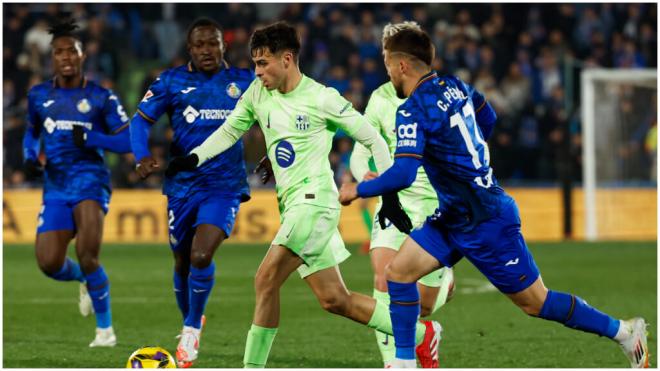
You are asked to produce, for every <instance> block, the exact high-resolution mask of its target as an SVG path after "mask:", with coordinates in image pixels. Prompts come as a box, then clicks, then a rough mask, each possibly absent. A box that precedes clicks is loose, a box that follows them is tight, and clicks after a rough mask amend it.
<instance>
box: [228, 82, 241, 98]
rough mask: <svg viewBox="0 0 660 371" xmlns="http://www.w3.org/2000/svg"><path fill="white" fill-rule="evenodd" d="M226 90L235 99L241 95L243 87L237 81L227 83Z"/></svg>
mask: <svg viewBox="0 0 660 371" xmlns="http://www.w3.org/2000/svg"><path fill="white" fill-rule="evenodd" d="M225 91H226V92H227V95H229V96H230V97H232V98H234V99H237V98H238V97H240V96H241V93H242V91H241V88H240V87H239V86H238V84H237V83H235V82H230V83H229V84H227V88H226V89H225Z"/></svg>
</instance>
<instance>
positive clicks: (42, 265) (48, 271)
mask: <svg viewBox="0 0 660 371" xmlns="http://www.w3.org/2000/svg"><path fill="white" fill-rule="evenodd" d="M37 265H38V266H39V269H40V270H41V271H42V272H43V273H44V274H45V275H47V276H52V275H54V274H55V273H57V272H59V271H60V269H62V262H60V261H56V259H43V258H42V259H37Z"/></svg>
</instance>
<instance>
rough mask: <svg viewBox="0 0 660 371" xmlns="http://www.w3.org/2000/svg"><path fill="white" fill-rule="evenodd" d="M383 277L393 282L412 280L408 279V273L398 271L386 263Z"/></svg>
mask: <svg viewBox="0 0 660 371" xmlns="http://www.w3.org/2000/svg"><path fill="white" fill-rule="evenodd" d="M385 279H386V280H387V281H393V282H414V281H415V280H414V279H412V280H411V279H410V277H409V275H408V274H406V273H405V272H400V271H399V270H398V269H396V267H394V266H392V264H391V263H390V264H388V265H387V266H386V267H385Z"/></svg>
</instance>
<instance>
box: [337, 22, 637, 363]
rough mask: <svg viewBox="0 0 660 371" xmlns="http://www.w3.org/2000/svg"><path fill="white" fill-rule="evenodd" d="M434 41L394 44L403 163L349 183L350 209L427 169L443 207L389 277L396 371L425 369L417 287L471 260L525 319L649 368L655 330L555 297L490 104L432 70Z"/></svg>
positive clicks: (392, 67) (390, 60)
mask: <svg viewBox="0 0 660 371" xmlns="http://www.w3.org/2000/svg"><path fill="white" fill-rule="evenodd" d="M433 54H434V50H433V46H432V43H431V40H430V38H429V37H428V35H427V34H426V33H424V32H422V31H418V30H403V31H401V32H399V33H397V34H396V35H394V36H392V37H391V38H389V39H388V40H387V42H386V44H385V45H384V58H385V65H386V68H387V72H388V75H389V76H390V78H391V81H392V83H393V84H394V87H395V89H396V91H397V95H398V96H399V97H400V98H405V97H407V98H408V100H407V101H406V102H405V103H404V104H402V105H401V106H399V109H398V112H397V117H396V128H397V129H396V130H397V150H396V154H395V162H394V165H393V166H392V167H391V168H390V169H388V170H387V171H386V172H385V173H383V174H381V176H380V177H378V178H376V179H373V180H371V181H366V182H363V183H361V184H359V185H356V184H354V183H353V184H345V185H344V186H343V187H342V189H341V193H340V201H342V203H344V204H348V203H350V202H351V201H352V200H354V199H356V198H357V197H373V196H377V195H381V194H384V193H388V192H392V191H398V190H401V189H404V188H407V187H408V186H410V184H412V182H413V181H414V180H415V176H416V174H417V169H418V168H419V167H420V166H424V170H425V171H426V173H427V174H428V177H429V179H430V181H431V184H432V185H433V188H434V189H435V190H436V192H437V194H438V198H439V208H438V209H437V210H436V212H435V213H434V215H432V216H430V217H429V218H428V219H427V221H426V222H425V223H424V224H423V225H422V227H420V228H419V229H416V230H414V231H413V232H412V233H411V234H410V236H409V237H408V238H407V239H406V240H405V242H404V243H403V245H402V246H401V249H400V250H399V252H398V254H397V255H396V256H395V258H394V259H393V261H392V262H391V263H390V264H389V266H388V267H387V269H386V276H387V280H388V282H387V283H388V290H389V293H390V298H391V304H390V314H391V317H392V326H393V330H394V339H395V345H396V361H395V362H396V363H395V364H393V365H394V366H395V367H415V353H414V348H415V347H414V345H415V323H416V322H417V317H418V316H419V312H420V307H419V293H418V291H417V285H416V282H417V280H418V279H419V278H421V277H422V276H424V275H426V274H428V273H429V272H431V271H433V270H436V269H438V268H439V267H442V266H447V267H451V266H453V265H454V264H456V263H457V262H458V261H459V260H460V259H461V258H462V257H463V256H465V257H466V258H467V259H468V260H470V262H471V263H472V264H473V265H474V266H475V267H477V269H479V270H480V271H481V273H482V274H483V275H484V276H486V278H488V279H489V280H490V282H491V283H492V284H493V285H495V286H496V287H497V288H498V289H499V290H500V291H501V292H502V293H504V294H505V295H507V296H508V297H509V298H510V299H511V300H512V301H513V302H514V303H515V304H516V305H517V306H518V307H520V308H521V309H522V310H523V311H524V312H525V313H527V314H529V315H531V316H535V317H539V318H543V319H546V320H552V321H556V322H559V323H562V324H564V325H565V326H567V327H570V328H574V329H578V330H581V331H585V332H591V333H594V334H598V335H600V336H607V337H608V338H611V339H613V340H615V341H616V342H617V343H619V344H620V345H621V347H622V349H623V351H624V353H625V354H626V356H627V357H628V359H629V361H630V364H631V366H632V367H648V366H649V362H648V359H649V353H648V348H647V341H646V323H645V321H644V320H643V319H642V318H633V319H631V320H618V319H615V318H612V317H610V316H609V315H607V314H605V313H602V312H600V311H598V310H597V309H595V308H593V307H591V306H589V305H588V304H587V303H586V301H584V300H583V299H581V298H579V297H577V296H575V295H571V294H566V293H562V292H558V291H553V290H549V289H547V288H546V287H545V285H544V284H543V281H542V279H541V276H540V273H539V270H538V268H537V266H536V263H535V262H534V259H533V258H532V255H531V253H530V252H529V250H528V249H527V245H526V244H525V241H524V239H523V237H522V235H521V233H520V217H519V215H518V208H517V206H516V203H515V201H514V200H513V198H511V197H510V196H509V195H507V194H506V193H505V192H504V190H503V189H502V188H500V187H499V186H498V184H497V180H496V179H495V177H494V175H493V169H492V168H491V167H490V165H489V160H490V158H489V152H488V146H487V144H486V142H485V141H484V139H483V135H482V133H481V130H480V129H479V127H478V125H476V122H475V120H478V118H479V115H480V112H481V108H482V107H481V106H478V105H477V104H476V103H475V100H474V98H473V97H474V96H475V91H474V89H473V88H472V87H471V86H469V85H467V84H465V83H463V82H462V81H461V80H459V79H458V78H456V77H451V76H438V75H437V74H436V73H434V72H433V71H431V69H430V65H431V62H432V59H433Z"/></svg>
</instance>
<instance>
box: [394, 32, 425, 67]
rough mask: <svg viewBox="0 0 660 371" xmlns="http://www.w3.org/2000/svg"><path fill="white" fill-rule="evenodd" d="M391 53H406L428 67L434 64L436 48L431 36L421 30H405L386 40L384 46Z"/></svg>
mask: <svg viewBox="0 0 660 371" xmlns="http://www.w3.org/2000/svg"><path fill="white" fill-rule="evenodd" d="M383 47H384V49H385V50H387V51H389V52H390V53H405V54H408V55H410V56H413V57H415V58H417V59H419V60H420V61H422V62H424V63H425V64H426V65H429V66H430V65H431V63H433V53H434V50H435V49H434V47H433V43H432V42H431V38H430V37H429V35H428V34H427V33H426V32H424V31H420V30H414V29H404V30H401V31H399V32H397V33H396V34H394V35H392V36H390V37H389V38H387V40H385V45H384V46H383Z"/></svg>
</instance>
